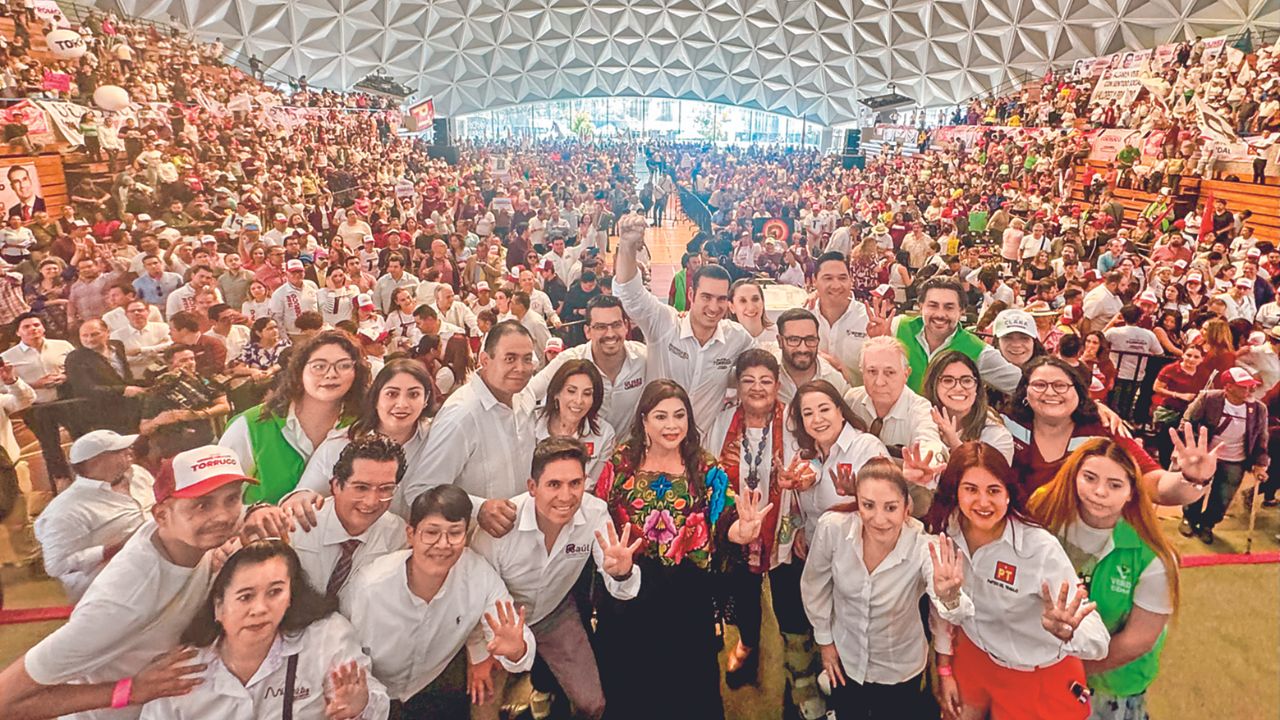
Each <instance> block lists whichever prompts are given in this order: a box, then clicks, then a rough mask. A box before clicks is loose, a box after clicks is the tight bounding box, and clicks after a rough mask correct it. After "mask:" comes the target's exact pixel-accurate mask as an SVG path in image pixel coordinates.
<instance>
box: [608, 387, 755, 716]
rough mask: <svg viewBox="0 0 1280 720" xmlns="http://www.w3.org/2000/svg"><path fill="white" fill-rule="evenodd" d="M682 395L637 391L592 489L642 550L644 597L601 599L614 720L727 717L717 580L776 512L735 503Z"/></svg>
mask: <svg viewBox="0 0 1280 720" xmlns="http://www.w3.org/2000/svg"><path fill="white" fill-rule="evenodd" d="M700 442H701V440H700V437H699V434H698V429H697V427H696V426H695V425H694V424H693V407H692V405H691V404H690V402H689V396H688V395H687V394H686V393H685V391H684V389H683V388H682V387H680V386H679V385H677V384H676V383H674V382H671V381H670V380H655V381H653V382H651V383H649V385H648V386H647V387H646V388H645V389H644V392H643V393H642V394H641V396H640V402H639V406H638V407H637V408H636V420H635V424H634V426H633V429H632V432H631V436H630V438H628V439H627V441H626V442H625V443H623V444H622V445H620V446H619V447H618V450H617V452H615V453H614V456H613V460H612V461H611V462H610V464H609V465H607V466H606V467H605V471H604V473H603V474H602V475H601V478H600V482H599V484H598V485H597V488H596V496H597V497H601V498H604V499H605V500H606V502H607V503H608V504H609V510H610V513H611V515H612V516H613V518H614V521H615V522H616V523H617V525H618V527H619V528H622V527H624V526H628V525H629V526H631V536H632V537H637V538H641V539H643V540H644V544H643V545H642V546H641V549H640V550H639V551H638V552H637V555H636V559H635V562H636V565H637V566H639V567H640V568H641V569H642V572H643V573H644V583H643V584H642V586H641V588H640V595H639V596H638V597H636V598H635V599H633V600H628V601H625V602H622V601H616V600H613V599H612V598H610V597H605V598H603V599H602V601H601V603H602V604H601V607H600V614H599V624H598V627H597V631H596V637H597V640H598V641H599V651H600V661H601V662H600V664H601V668H600V677H601V678H602V680H603V681H604V690H605V696H606V697H607V698H609V716H610V718H613V719H614V720H618V719H622V720H627V719H630V718H635V719H636V720H641V719H643V720H652V718H655V717H663V716H666V717H679V718H698V719H699V720H704V719H709V720H715V719H716V718H723V717H724V706H723V703H722V702H721V699H720V667H719V663H718V661H717V654H718V652H719V649H720V647H719V646H720V641H719V639H718V638H717V637H716V632H715V624H716V608H715V602H714V598H713V592H714V586H715V581H714V580H713V574H715V573H717V572H719V571H721V570H723V569H724V568H726V567H728V566H729V565H731V564H733V563H735V562H739V561H741V558H742V555H741V552H742V551H741V549H740V548H739V547H737V546H738V545H749V544H750V543H751V542H752V541H754V540H755V539H756V538H757V537H758V536H759V533H760V527H761V522H762V520H763V519H764V518H765V517H767V516H768V514H769V511H770V510H771V509H772V508H770V507H769V506H768V505H765V506H764V508H763V509H762V510H758V509H757V508H758V507H759V505H758V502H759V498H758V497H757V494H756V493H755V492H751V491H748V492H747V493H745V494H744V496H743V498H742V500H743V502H742V505H741V507H739V506H737V505H735V502H734V493H733V491H732V490H731V489H730V488H729V478H728V476H727V475H726V474H725V471H724V470H723V469H722V468H721V467H720V466H719V465H717V464H716V462H715V459H714V458H712V457H711V456H710V455H709V454H707V453H706V451H704V450H703V449H702V447H701V444H700Z"/></svg>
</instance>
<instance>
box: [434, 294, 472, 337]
mask: <svg viewBox="0 0 1280 720" xmlns="http://www.w3.org/2000/svg"><path fill="white" fill-rule="evenodd" d="M435 294H436V297H435V306H436V312H437V313H438V314H439V315H440V319H441V320H443V321H444V322H447V323H450V324H452V325H457V326H458V327H460V328H465V329H466V331H467V334H468V335H470V336H471V337H480V334H481V333H480V326H479V325H477V324H476V314H475V312H474V311H473V310H472V309H471V308H469V307H467V304H466V303H463V302H458V300H457V293H455V292H454V291H453V288H452V287H450V286H449V285H446V284H444V283H440V284H439V285H437V286H436V293H435Z"/></svg>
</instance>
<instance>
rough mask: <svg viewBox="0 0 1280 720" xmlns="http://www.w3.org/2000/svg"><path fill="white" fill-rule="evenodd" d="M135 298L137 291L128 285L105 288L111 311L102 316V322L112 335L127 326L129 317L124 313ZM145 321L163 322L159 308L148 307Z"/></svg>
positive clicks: (122, 284)
mask: <svg viewBox="0 0 1280 720" xmlns="http://www.w3.org/2000/svg"><path fill="white" fill-rule="evenodd" d="M137 297H138V291H137V290H134V289H133V286H132V285H130V284H128V283H119V284H116V285H112V286H111V287H109V288H107V305H108V306H109V307H110V308H111V309H110V310H108V311H106V312H105V313H103V314H102V322H104V323H106V324H107V328H108V329H109V330H110V331H111V332H113V333H114V332H115V331H117V330H122V329H124V328H126V327H128V326H129V316H128V315H127V314H126V311H127V309H128V307H129V303H131V302H133V301H134V300H136V299H137ZM147 319H148V320H150V321H152V322H164V315H163V314H162V313H161V312H160V308H158V307H156V306H155V305H149V306H148V311H147Z"/></svg>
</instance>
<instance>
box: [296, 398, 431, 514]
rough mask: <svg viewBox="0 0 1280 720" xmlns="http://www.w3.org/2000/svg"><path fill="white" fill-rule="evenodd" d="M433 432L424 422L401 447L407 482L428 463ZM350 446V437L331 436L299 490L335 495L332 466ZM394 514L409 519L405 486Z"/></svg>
mask: <svg viewBox="0 0 1280 720" xmlns="http://www.w3.org/2000/svg"><path fill="white" fill-rule="evenodd" d="M430 429H431V420H429V419H426V418H424V419H423V420H422V421H421V422H419V423H418V428H417V429H416V430H414V431H413V436H412V437H410V438H409V439H408V440H407V441H405V443H404V444H403V445H401V446H400V449H401V450H403V451H404V468H405V470H404V474H405V477H406V478H407V477H410V476H412V475H414V474H416V473H417V472H418V468H419V467H421V466H422V464H423V462H425V458H426V455H425V453H426V449H427V434H428V432H429V431H430ZM350 444H351V437H350V434H349V433H347V432H342V433H338V434H334V435H330V436H329V439H328V440H325V441H324V442H322V443H320V447H318V448H316V451H315V452H314V453H313V454H312V455H311V459H310V460H308V461H307V467H306V468H304V469H303V471H302V477H301V478H300V479H299V480H298V487H297V488H296V489H297V490H311V491H313V492H315V493H318V494H319V495H320V496H322V497H329V496H330V495H332V494H333V493H332V492H331V488H330V487H329V480H330V479H332V478H333V466H334V465H337V464H338V457H339V456H340V455H342V451H343V449H344V448H346V447H347V445H350ZM286 497H288V496H286ZM391 512H393V513H395V514H397V515H399V516H400V517H402V518H407V517H409V504H408V503H407V502H405V500H404V483H403V482H401V483H400V484H398V485H396V494H395V497H394V498H392V500H391Z"/></svg>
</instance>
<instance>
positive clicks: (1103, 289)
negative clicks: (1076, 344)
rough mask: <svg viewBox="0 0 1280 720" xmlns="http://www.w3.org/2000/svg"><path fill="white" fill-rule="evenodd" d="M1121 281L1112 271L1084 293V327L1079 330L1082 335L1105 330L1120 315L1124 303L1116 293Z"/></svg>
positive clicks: (1118, 274)
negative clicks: (1087, 332) (1098, 283)
mask: <svg viewBox="0 0 1280 720" xmlns="http://www.w3.org/2000/svg"><path fill="white" fill-rule="evenodd" d="M1122 279H1123V276H1122V275H1121V274H1120V273H1119V272H1118V271H1115V270H1113V271H1111V272H1109V273H1107V274H1106V275H1104V276H1103V278H1102V284H1101V285H1099V286H1097V287H1095V288H1094V289H1092V290H1090V291H1089V292H1087V293H1085V296H1084V308H1083V309H1084V320H1085V327H1083V328H1081V330H1080V332H1081V333H1082V334H1083V333H1085V332H1086V331H1089V330H1105V329H1106V327H1107V326H1108V325H1110V324H1111V321H1112V320H1113V319H1114V318H1115V316H1116V315H1118V314H1119V313H1120V308H1121V307H1123V306H1124V301H1122V300H1121V299H1120V296H1119V295H1117V294H1116V293H1117V292H1119V290H1120V281H1121V280H1122Z"/></svg>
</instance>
